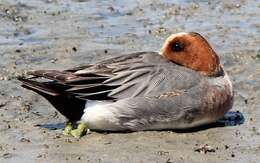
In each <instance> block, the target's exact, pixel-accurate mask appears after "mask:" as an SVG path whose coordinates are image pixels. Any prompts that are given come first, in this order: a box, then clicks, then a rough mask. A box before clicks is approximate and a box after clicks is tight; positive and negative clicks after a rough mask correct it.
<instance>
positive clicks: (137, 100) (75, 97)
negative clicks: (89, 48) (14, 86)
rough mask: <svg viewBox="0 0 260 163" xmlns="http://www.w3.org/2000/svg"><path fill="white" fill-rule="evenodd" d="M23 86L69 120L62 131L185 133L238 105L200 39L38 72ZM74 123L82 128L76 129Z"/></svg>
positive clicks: (179, 39)
mask: <svg viewBox="0 0 260 163" xmlns="http://www.w3.org/2000/svg"><path fill="white" fill-rule="evenodd" d="M28 75H31V77H29V78H25V77H21V78H19V80H20V81H22V86H23V87H25V88H27V89H30V90H33V91H34V92H37V93H38V94H40V95H42V96H43V97H45V98H46V99H47V100H48V101H49V102H50V103H51V104H52V105H53V106H54V107H55V108H56V109H57V110H58V111H59V112H60V113H61V114H62V115H64V116H65V117H66V118H67V119H68V120H69V122H68V123H67V125H66V127H65V130H64V133H65V134H69V135H73V136H75V137H80V136H82V134H83V133H84V131H86V128H88V129H93V130H106V131H126V130H128V131H140V130H162V129H186V128H192V127H195V126H199V125H203V124H207V123H212V122H216V121H217V120H218V119H219V118H221V117H223V115H224V114H225V113H226V112H227V111H228V110H230V109H231V107H232V105H233V88H232V84H231V82H230V80H229V77H228V75H227V73H226V72H225V70H224V69H223V67H222V65H221V64H220V61H219V57H218V55H217V54H216V53H215V51H214V50H213V49H212V48H211V46H210V45H209V43H208V42H207V41H206V39H205V38H203V37H202V36H201V35H200V34H198V33H194V32H190V33H178V34H172V35H171V36H170V37H168V38H167V39H166V41H165V43H164V45H163V46H162V48H161V50H160V52H138V53H133V54H126V55H122V56H119V57H114V58H111V59H106V60H103V61H100V62H97V63H95V64H89V65H85V66H80V67H76V68H72V69H68V70H64V71H56V70H38V71H32V72H29V73H28ZM72 123H79V125H78V127H77V129H73V127H72Z"/></svg>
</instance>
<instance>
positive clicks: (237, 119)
mask: <svg viewBox="0 0 260 163" xmlns="http://www.w3.org/2000/svg"><path fill="white" fill-rule="evenodd" d="M244 122H245V118H244V115H243V114H242V113H241V112H239V111H230V112H227V113H226V114H225V115H224V117H223V118H221V119H219V120H218V121H217V122H215V123H210V124H207V125H202V126H199V127H193V128H190V129H174V130H160V131H173V132H177V133H191V132H198V131H202V130H206V129H210V128H218V127H226V126H237V125H241V124H243V123H244ZM36 126H38V127H41V128H46V129H49V130H59V129H64V127H65V123H51V124H38V125H36ZM97 132H100V133H126V132H129V131H126V132H125V131H124V132H118V131H117V132H114V131H97ZM130 132H131V131H130Z"/></svg>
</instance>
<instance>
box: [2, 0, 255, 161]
mask: <svg viewBox="0 0 260 163" xmlns="http://www.w3.org/2000/svg"><path fill="white" fill-rule="evenodd" d="M0 22H1V25H0V69H1V71H0V162H3V163H4V162H19V163H23V162H26V163H30V162H37V163H38V162H39V163H41V162H42V163H45V162H50V163H56V162H57V163H58V162H113V163H114V162H160V163H161V162H248V163H251V162H259V161H260V128H259V126H260V120H259V118H260V103H259V101H260V47H259V45H260V2H259V0H251V1H249V0H234V1H231V0H230V1H214V2H211V3H208V2H207V1H205V0H201V1H198V2H197V3H195V2H194V1H191V0H179V1H170V0H164V1H163V0H161V1H157V0H154V1H153V0H151V1H148V0H143V1H137V0H132V1H131V2H130V1H127V0H108V1H95V0H63V1H59V0H30V1H28V0H1V1H0ZM181 31H196V32H199V33H201V34H202V35H204V36H205V37H206V38H207V39H208V40H209V42H210V43H211V44H212V46H213V47H214V49H215V50H216V51H217V53H218V54H219V55H220V57H221V62H222V63H223V64H224V66H225V68H226V70H227V71H228V73H229V74H230V76H231V79H232V81H233V85H234V89H235V104H234V107H233V110H234V111H236V110H238V111H240V112H242V113H243V115H244V116H245V118H246V119H245V122H244V124H242V125H240V126H230V127H209V128H208V129H205V130H199V131H196V132H187V133H177V132H172V131H161V132H158V131H149V132H134V133H95V132H93V133H91V134H90V135H87V136H84V137H83V138H81V139H79V140H77V139H74V138H70V137H66V136H63V135H62V134H61V133H62V128H63V127H64V121H65V119H64V117H63V116H61V115H60V114H59V113H57V112H56V111H55V110H54V109H53V107H51V105H50V104H49V103H47V102H46V101H45V100H44V99H43V98H41V97H40V96H38V95H36V94H35V93H33V92H30V91H27V90H24V89H22V88H21V87H19V82H18V81H17V80H15V77H16V76H18V75H20V74H22V73H24V72H25V71H27V70H30V69H42V68H44V69H46V68H48V69H52V68H53V69H54V68H55V69H65V68H69V67H73V66H75V65H77V64H84V63H92V62H94V61H96V60H100V59H102V58H107V57H111V56H116V55H120V54H122V53H130V52H136V51H146V50H149V51H151V50H153V51H158V50H159V48H160V46H161V45H162V43H163V40H164V39H165V38H166V37H167V36H168V35H169V34H171V33H176V32H181ZM206 144H208V145H209V146H210V148H211V150H210V151H211V152H207V153H206V154H205V153H200V152H196V149H198V148H199V147H200V146H204V145H206Z"/></svg>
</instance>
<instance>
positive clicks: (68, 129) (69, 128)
mask: <svg viewBox="0 0 260 163" xmlns="http://www.w3.org/2000/svg"><path fill="white" fill-rule="evenodd" d="M72 129H73V126H72V122H70V121H68V122H66V125H65V128H64V130H63V135H66V136H70V135H71V134H70V132H71V131H72Z"/></svg>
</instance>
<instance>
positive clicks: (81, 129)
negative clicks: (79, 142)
mask: <svg viewBox="0 0 260 163" xmlns="http://www.w3.org/2000/svg"><path fill="white" fill-rule="evenodd" d="M87 129H88V128H87V125H86V124H85V123H82V122H80V123H79V124H78V127H77V128H76V129H74V130H71V131H70V135H72V136H73V137H75V138H80V137H82V136H83V135H85V134H86V132H87Z"/></svg>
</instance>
